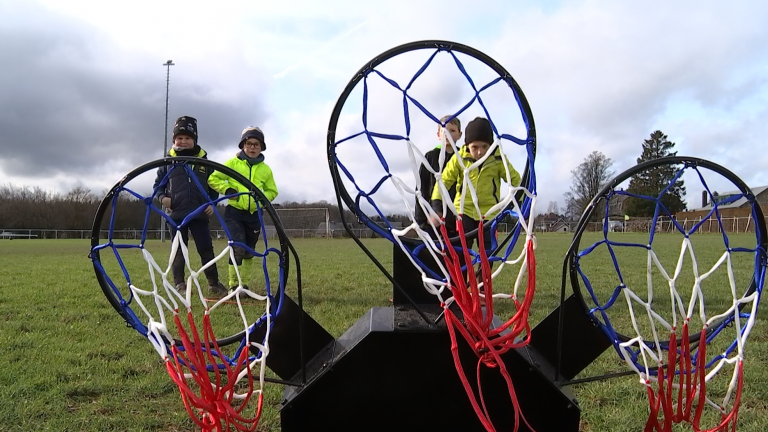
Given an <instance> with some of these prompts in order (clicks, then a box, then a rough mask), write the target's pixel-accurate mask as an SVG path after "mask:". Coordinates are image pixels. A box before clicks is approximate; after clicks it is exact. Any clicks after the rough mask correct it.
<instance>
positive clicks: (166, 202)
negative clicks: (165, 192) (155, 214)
mask: <svg viewBox="0 0 768 432" xmlns="http://www.w3.org/2000/svg"><path fill="white" fill-rule="evenodd" d="M160 202H161V203H163V207H165V208H167V209H168V210H170V209H171V198H170V197H163V199H162V200H160Z"/></svg>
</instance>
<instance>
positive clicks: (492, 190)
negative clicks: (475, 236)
mask: <svg viewBox="0 0 768 432" xmlns="http://www.w3.org/2000/svg"><path fill="white" fill-rule="evenodd" d="M459 155H460V156H461V159H462V161H463V162H464V166H462V165H461V164H460V163H459V158H457V157H452V158H451V159H450V160H449V161H448V163H446V164H445V168H443V173H442V180H443V183H444V184H445V187H446V188H448V189H451V187H452V186H454V185H456V196H455V198H454V201H453V204H454V205H455V206H456V210H457V211H459V209H460V205H461V193H462V191H461V187H462V183H463V176H464V169H465V168H469V166H470V165H472V164H473V163H475V159H474V158H473V157H472V154H470V152H469V149H468V148H467V146H466V145H465V146H462V147H461V148H460V149H459ZM507 166H508V167H509V176H510V181H511V184H510V186H512V187H517V186H520V180H521V178H520V173H518V172H517V170H515V168H514V167H513V166H512V164H511V163H509V162H507ZM469 180H470V181H471V182H472V186H473V187H474V188H475V191H476V192H477V200H478V204H479V207H480V214H478V213H477V209H475V205H474V203H473V202H472V195H471V194H470V192H469V191H467V193H466V197H465V198H464V215H465V216H468V217H470V218H472V219H474V220H480V216H481V215H482V214H485V213H486V212H487V211H488V210H490V208H491V207H493V206H495V205H496V204H498V203H499V200H500V186H501V182H502V181H506V180H507V171H506V170H505V169H504V163H503V160H502V156H501V151H500V149H499V148H498V147H497V148H496V150H495V151H494V152H493V154H492V155H490V156H489V157H488V158H487V159H486V160H485V162H483V164H482V165H481V166H480V168H479V169H473V170H472V171H470V172H469ZM432 207H433V208H434V209H435V211H436V212H437V213H438V214H440V213H441V212H442V196H441V195H440V189H439V185H437V184H436V185H435V187H434V188H433V189H432ZM495 216H496V214H489V215H487V218H488V219H490V218H493V217H495Z"/></svg>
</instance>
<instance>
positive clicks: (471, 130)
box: [464, 117, 493, 144]
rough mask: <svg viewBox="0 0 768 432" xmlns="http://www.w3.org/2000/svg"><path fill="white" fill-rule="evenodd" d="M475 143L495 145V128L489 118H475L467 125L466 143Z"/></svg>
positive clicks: (465, 131)
mask: <svg viewBox="0 0 768 432" xmlns="http://www.w3.org/2000/svg"><path fill="white" fill-rule="evenodd" d="M473 141H482V142H484V143H488V144H493V128H491V122H489V121H488V119H487V118H483V117H475V119H474V120H472V121H471V122H469V123H468V124H467V128H466V129H465V130H464V142H465V143H467V144H469V143H471V142H473Z"/></svg>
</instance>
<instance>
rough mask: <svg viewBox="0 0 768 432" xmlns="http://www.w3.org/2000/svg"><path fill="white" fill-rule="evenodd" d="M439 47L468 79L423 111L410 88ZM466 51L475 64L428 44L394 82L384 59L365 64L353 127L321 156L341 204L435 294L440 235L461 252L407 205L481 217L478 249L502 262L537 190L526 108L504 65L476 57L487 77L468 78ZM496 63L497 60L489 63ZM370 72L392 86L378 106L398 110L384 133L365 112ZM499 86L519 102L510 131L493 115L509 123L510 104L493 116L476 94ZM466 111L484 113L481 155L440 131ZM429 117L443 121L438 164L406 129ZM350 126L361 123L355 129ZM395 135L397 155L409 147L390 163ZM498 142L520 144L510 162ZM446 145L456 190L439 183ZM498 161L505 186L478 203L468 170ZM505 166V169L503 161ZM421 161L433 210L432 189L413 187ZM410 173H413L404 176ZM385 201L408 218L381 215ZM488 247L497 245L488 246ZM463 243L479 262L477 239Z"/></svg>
mask: <svg viewBox="0 0 768 432" xmlns="http://www.w3.org/2000/svg"><path fill="white" fill-rule="evenodd" d="M440 55H443V56H449V57H450V61H449V62H444V63H442V66H436V67H438V68H441V67H443V66H445V65H447V64H448V63H450V64H452V65H453V67H454V68H455V70H456V71H458V74H459V75H460V76H461V77H462V79H463V80H464V81H465V82H466V84H467V85H468V86H467V87H468V88H469V89H471V90H469V91H468V93H470V94H469V95H467V99H466V100H464V101H461V102H458V103H456V104H455V105H456V106H455V107H454V108H452V109H451V110H450V111H449V112H450V113H451V114H449V115H445V116H440V115H437V114H435V113H434V112H431V111H430V110H429V109H428V108H427V105H428V103H423V102H422V101H421V100H419V99H418V98H417V97H415V96H413V90H414V88H415V87H416V86H417V85H418V83H419V82H420V80H425V79H428V78H424V76H425V73H426V72H428V71H429V70H430V67H431V66H433V65H434V63H435V59H436V58H438V56H440ZM462 59H463V60H462ZM388 60H389V59H388ZM468 61H469V62H470V63H472V68H474V70H477V69H478V66H477V64H475V63H479V62H478V61H477V59H476V58H474V57H471V56H464V55H463V54H462V53H457V52H455V51H454V50H452V49H451V48H450V47H446V46H438V47H436V48H434V49H433V50H432V52H431V54H429V56H428V57H427V58H426V60H425V61H424V62H423V63H422V64H420V66H417V67H415V71H414V73H413V75H412V77H410V78H408V79H407V81H405V82H402V83H399V82H397V81H396V80H395V79H394V78H392V77H391V76H389V75H388V74H387V73H386V72H385V71H384V70H383V69H385V67H383V66H382V65H383V64H384V63H385V62H382V63H381V64H379V65H376V66H373V67H370V68H368V69H367V70H365V71H364V72H363V73H362V79H361V81H362V82H361V83H360V84H361V85H362V95H361V101H360V105H359V110H360V117H359V119H360V122H359V123H357V124H356V125H355V126H350V127H349V128H350V129H352V133H350V134H349V135H345V136H343V137H342V138H340V139H334V140H333V141H332V142H329V161H330V162H331V163H332V164H334V165H335V166H336V167H338V171H337V172H338V173H339V177H341V178H334V181H335V182H336V186H337V190H338V189H339V188H341V189H342V190H341V195H342V197H343V198H344V199H345V201H346V204H347V207H349V208H350V210H352V211H353V212H354V213H355V215H356V216H357V218H358V219H359V221H360V222H361V223H362V224H364V225H365V226H367V227H368V228H369V229H370V230H372V231H373V232H374V233H375V235H377V236H381V237H383V238H386V239H388V240H389V241H391V242H393V243H396V244H398V245H399V246H400V247H401V248H402V250H403V251H405V252H406V253H407V255H408V257H409V259H410V260H411V261H412V263H413V265H414V266H416V267H417V268H418V269H419V270H420V271H421V272H422V273H423V275H424V280H425V287H426V288H427V290H428V291H430V292H432V293H434V294H436V295H441V293H442V288H443V287H444V286H445V285H446V284H447V283H448V281H449V279H450V276H449V272H448V271H447V269H446V268H445V267H444V266H442V261H443V259H442V256H443V255H442V254H443V253H444V252H445V250H446V245H449V247H450V248H453V249H454V250H455V251H457V253H459V254H460V255H462V254H463V253H464V248H462V247H461V246H460V245H459V242H458V241H453V242H448V241H446V240H445V239H444V238H443V236H442V235H441V233H440V228H439V225H437V224H435V225H434V226H427V225H424V224H420V223H418V221H417V220H416V219H417V218H416V213H418V212H419V211H421V212H423V213H424V214H426V215H427V216H428V217H432V218H435V219H440V220H442V221H443V223H445V222H446V221H447V220H451V219H452V218H451V216H453V217H458V216H459V215H460V214H461V215H462V216H467V215H468V214H469V215H470V217H472V218H473V219H475V220H480V219H482V220H483V223H484V227H485V229H486V230H487V232H486V238H488V239H489V240H490V242H489V244H488V245H487V246H489V247H488V248H487V250H486V252H487V253H488V254H489V255H491V252H494V251H496V253H495V254H493V255H492V256H489V258H488V259H489V261H490V262H491V263H493V264H497V263H501V264H502V266H503V264H504V263H510V262H513V261H514V262H515V263H518V262H519V261H516V260H515V258H516V257H517V255H518V254H520V249H519V248H518V249H517V250H516V249H515V247H516V246H519V244H518V240H519V238H520V236H521V235H522V236H523V238H530V236H531V234H532V216H533V215H532V209H533V207H534V205H535V197H536V176H535V170H534V153H535V131H534V127H533V118H532V114H531V113H530V109H529V107H528V106H527V102H525V98H524V96H523V95H522V92H521V90H520V89H519V87H518V86H517V84H516V83H515V82H514V80H513V79H512V78H511V76H510V75H509V74H507V73H506V72H504V71H501V72H499V70H498V69H491V68H489V65H488V64H485V65H482V66H481V67H482V68H485V69H487V71H486V72H488V71H491V72H492V73H491V75H492V76H491V77H490V78H488V81H483V82H481V83H476V82H475V80H474V79H473V78H472V76H471V75H470V73H469V72H468V70H469V69H472V68H470V67H467V66H466V65H465V63H466V62H468ZM489 63H490V62H489ZM496 67H497V68H499V67H498V65H496ZM445 72H447V71H446V70H445V69H444V68H443V69H442V70H441V73H445ZM486 75H487V74H486ZM372 78H375V80H376V81H377V83H378V82H381V83H384V84H383V85H384V86H386V87H389V88H390V89H394V91H395V93H397V94H399V95H400V98H401V99H400V104H399V106H398V107H393V106H387V111H388V112H395V111H400V113H401V114H402V115H401V120H400V121H399V122H393V123H391V124H390V125H389V126H390V127H392V129H401V130H402V131H403V132H402V133H390V132H387V131H383V130H379V129H376V128H374V127H373V126H372V124H371V121H370V119H369V112H370V109H371V106H376V105H379V106H381V103H380V102H377V101H376V100H375V99H373V100H372V99H371V98H372V96H371V93H372V92H371V91H369V87H370V86H369V81H370V80H371V79H372ZM355 85H357V84H355ZM377 85H378V84H377ZM499 87H502V88H503V90H509V92H508V93H506V94H505V95H504V96H505V97H506V98H507V100H509V101H510V102H511V101H513V100H514V101H515V102H514V106H516V108H517V110H518V113H517V116H519V119H520V120H519V121H520V122H521V123H522V125H521V127H518V128H517V129H521V130H523V132H522V133H523V135H522V136H516V135H515V134H513V133H511V132H509V131H507V130H504V127H502V126H499V124H500V123H509V122H508V121H507V120H509V119H508V117H510V115H509V113H508V112H503V115H502V113H499V116H500V117H504V120H502V121H501V122H498V121H497V119H496V116H495V115H494V114H493V113H492V109H490V108H489V105H488V104H487V102H486V101H485V99H484V98H485V97H486V94H488V92H489V91H491V90H493V89H494V88H497V89H498V88H499ZM379 88H380V87H379ZM499 90H502V89H499ZM345 103H346V104H347V105H346V106H345V108H350V107H351V109H352V110H357V106H358V105H357V101H352V102H346V101H345ZM510 105H511V104H505V105H504V107H505V108H509V106H510ZM470 113H474V114H470ZM470 115H477V116H478V117H483V118H485V119H488V120H489V122H490V125H491V128H492V130H493V135H494V142H493V143H492V145H491V147H490V149H488V152H487V153H486V156H487V157H486V158H484V159H483V158H481V159H477V160H475V159H472V158H469V157H467V156H466V155H465V154H464V153H463V152H461V151H460V148H461V146H460V144H458V143H457V142H454V140H453V137H452V136H451V134H449V133H446V132H445V128H446V126H447V125H449V123H450V122H451V120H453V119H455V118H460V117H462V116H470ZM414 119H417V120H414ZM462 123H464V122H462ZM416 125H418V126H416ZM430 126H431V127H434V128H441V129H442V133H441V134H440V142H439V143H438V145H439V146H440V148H441V151H440V155H439V164H438V166H437V167H433V166H431V165H430V162H429V161H428V160H427V159H425V156H424V152H423V149H424V147H425V146H424V145H423V143H420V142H419V140H418V139H417V138H414V136H418V135H419V134H421V135H422V136H424V135H425V134H424V128H425V127H430ZM358 127H359V128H360V130H354V129H355V128H358ZM379 127H381V126H379ZM431 127H430V129H431ZM506 127H508V128H510V129H511V128H513V127H514V126H510V125H509V124H507V126H506ZM363 142H364V143H365V144H363ZM398 142H399V143H405V145H406V147H407V149H405V148H403V147H402V146H401V147H399V148H403V152H402V153H400V156H402V155H404V154H407V155H408V166H407V167H405V166H404V164H403V163H402V162H403V160H402V159H397V163H395V164H392V163H391V162H390V161H389V160H388V157H387V156H385V154H387V153H388V154H389V155H391V156H389V159H393V158H397V157H399V156H398V155H396V154H394V153H393V151H392V148H393V145H394V144H395V143H398ZM504 143H512V144H514V145H517V146H519V147H520V148H521V149H522V150H523V152H522V153H521V156H522V158H518V159H516V160H515V162H514V163H513V162H512V158H511V157H510V156H508V153H509V151H508V150H507V149H505V146H504ZM362 146H365V147H367V148H368V149H369V150H372V153H371V152H364V151H363V149H362V148H361V147H362ZM449 147H450V148H451V149H452V150H453V155H455V156H453V158H454V159H459V160H460V161H461V162H460V164H459V165H460V166H463V167H464V168H460V169H461V171H462V172H461V174H460V176H461V180H459V182H457V186H456V187H457V192H456V195H457V196H458V198H456V197H453V196H451V195H450V194H449V191H448V188H446V187H445V184H444V182H443V179H442V178H441V173H442V172H443V169H444V168H445V166H446V164H447V163H448V162H449V160H450V159H451V157H452V154H451V153H449V152H448V151H447V149H448V148H449ZM518 153H520V152H518ZM366 157H368V158H371V157H372V159H371V160H375V161H376V163H375V164H368V165H365V166H361V165H360V160H361V158H366ZM497 161H498V162H500V163H501V164H503V166H504V169H503V173H502V175H501V178H500V179H499V180H500V182H503V183H504V184H506V185H510V183H512V184H511V185H510V187H509V188H508V189H507V193H506V194H501V196H500V197H499V198H497V199H498V201H497V202H496V203H495V205H493V206H487V205H485V203H481V199H482V197H479V195H480V194H481V193H483V192H479V191H478V190H477V184H476V183H475V181H474V180H473V179H472V178H471V177H473V176H474V175H476V173H478V172H479V171H480V170H481V169H486V168H487V167H488V166H489V164H491V163H495V162H497ZM507 166H509V167H510V168H511V170H512V171H514V172H511V171H510V169H507ZM423 170H427V171H428V172H429V173H430V175H432V176H434V179H435V183H437V187H438V189H439V192H440V195H441V199H442V202H443V206H442V212H438V211H435V210H434V209H433V208H432V205H431V197H432V192H433V191H432V190H427V191H425V190H421V185H420V183H419V176H420V174H419V172H420V171H423ZM517 170H520V172H523V179H522V180H523V181H522V183H519V184H515V183H516V182H515V181H514V176H515V174H519V173H518V172H517ZM411 175H413V181H409V180H408V178H409V177H410V176H411ZM360 178H364V181H362V182H361V181H360ZM518 181H519V180H518ZM496 187H501V184H496V183H494V188H496ZM385 189H386V191H385ZM454 199H455V200H456V205H454ZM394 201H398V202H400V203H401V205H402V207H400V208H401V209H404V210H405V213H407V216H408V220H407V221H405V222H402V221H399V222H398V224H397V225H395V224H394V223H393V221H392V220H391V218H390V217H389V216H388V215H390V214H391V212H392V210H391V209H392V205H393V202H394ZM384 206H388V208H384ZM448 223H451V222H448ZM500 227H502V228H503V232H504V235H505V236H506V238H505V239H504V241H501V239H499V238H498V237H497V233H498V231H499V228H500ZM448 228H449V231H454V233H453V235H452V236H455V235H456V232H455V230H454V229H455V227H454V226H449V227H448ZM465 231H466V234H467V236H468V237H476V236H477V234H476V230H465ZM452 236H451V237H452ZM503 243H506V244H503ZM497 249H499V250H498V251H497ZM522 249H523V251H524V250H525V248H524V247H523V248H522ZM466 252H467V253H469V255H470V260H469V261H468V264H469V266H473V265H479V264H480V254H479V252H478V251H477V250H476V249H470V250H467V251H466ZM523 253H524V252H523ZM435 262H438V263H439V264H438V265H437V266H436V265H434V264H433V263H435ZM468 264H467V262H465V263H463V266H462V271H464V272H466V271H467V268H468Z"/></svg>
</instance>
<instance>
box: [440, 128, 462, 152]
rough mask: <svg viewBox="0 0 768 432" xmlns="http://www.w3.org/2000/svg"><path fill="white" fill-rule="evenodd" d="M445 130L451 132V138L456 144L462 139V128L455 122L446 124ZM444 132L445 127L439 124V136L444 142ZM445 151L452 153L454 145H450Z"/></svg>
mask: <svg viewBox="0 0 768 432" xmlns="http://www.w3.org/2000/svg"><path fill="white" fill-rule="evenodd" d="M445 131H446V132H448V133H449V134H451V138H453V143H454V144H456V143H457V142H459V140H460V139H461V130H460V129H459V128H457V127H456V125H455V124H453V123H448V124H447V125H445ZM442 134H443V128H442V127H440V126H438V127H437V138H438V139H439V140H440V142H443V135H442ZM445 151H447V152H448V153H451V152H453V147H451V146H450V145H448V146H447V147H446V148H445Z"/></svg>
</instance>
